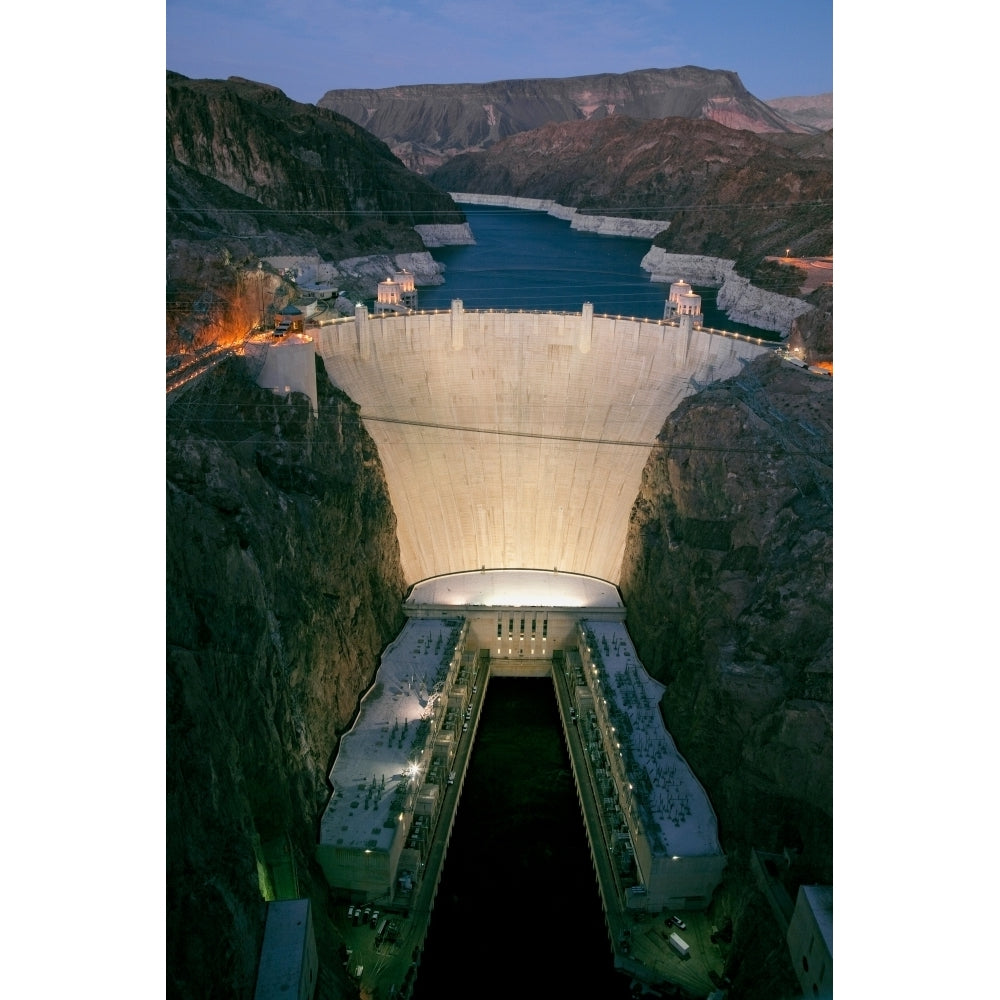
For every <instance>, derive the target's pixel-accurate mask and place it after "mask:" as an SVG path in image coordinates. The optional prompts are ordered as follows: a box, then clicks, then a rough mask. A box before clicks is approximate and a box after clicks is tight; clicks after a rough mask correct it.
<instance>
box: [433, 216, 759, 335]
mask: <svg viewBox="0 0 1000 1000" xmlns="http://www.w3.org/2000/svg"><path fill="white" fill-rule="evenodd" d="M461 207H462V210H463V211H464V212H465V214H466V217H467V218H468V220H469V226H470V227H471V229H472V234H473V236H474V237H475V238H476V244H475V245H474V246H458V247H438V248H435V249H432V250H431V251H430V253H431V256H432V257H433V258H434V259H435V260H436V261H437V262H438V263H440V264H443V265H444V267H445V271H444V284H443V285H434V286H431V287H427V288H421V289H420V308H421V309H449V308H450V307H451V300H452V299H461V300H462V302H463V304H464V306H465V308H466V309H531V310H550V309H551V310H555V311H562V312H579V311H580V309H581V308H582V306H583V303H584V302H592V303H593V304H594V312H595V313H606V314H609V315H612V316H637V317H641V318H643V319H661V318H662V316H663V304H664V302H665V301H666V298H667V295H668V294H669V293H670V286H669V285H664V284H659V283H656V282H652V281H650V280H649V272H648V271H644V270H643V269H642V267H641V266H640V264H641V262H642V258H643V257H645V256H646V254H647V253H648V252H649V248H650V246H651V242H650V240H648V239H641V240H640V239H631V238H625V237H621V236H598V235H597V234H596V233H584V232H579V231H578V230H575V229H571V228H570V224H569V222H568V221H565V220H563V219H557V218H555V217H554V216H551V215H547V214H546V213H545V212H531V211H528V210H526V209H519V208H496V207H493V206H491V205H462V206H461ZM693 287H694V290H695V291H696V292H697V293H698V294H699V295H700V296H701V298H702V312H703V313H704V316H705V326H709V327H713V328H715V329H717V330H729V331H731V332H734V333H745V334H749V335H750V336H753V337H763V338H765V339H767V340H777V339H778V335H777V334H775V333H773V332H771V331H767V330H759V329H757V328H756V327H752V326H747V325H746V324H744V323H733V322H732V321H730V320H729V319H728V318H727V317H726V314H725V313H724V312H720V311H719V310H718V309H717V308H716V304H715V303H716V293H717V291H718V289H716V288H705V287H700V286H698V285H694V286H693Z"/></svg>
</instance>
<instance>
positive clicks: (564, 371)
mask: <svg viewBox="0 0 1000 1000" xmlns="http://www.w3.org/2000/svg"><path fill="white" fill-rule="evenodd" d="M314 335H315V339H316V351H317V353H318V354H320V355H321V356H322V358H323V361H324V363H325V365H326V370H327V373H328V374H329V376H330V379H331V380H332V381H333V383H334V384H335V385H337V386H338V387H339V388H340V389H342V390H343V391H344V392H346V393H347V394H348V395H349V396H350V397H351V398H352V399H353V400H354V401H355V402H356V403H357V404H358V405H359V406H360V407H361V416H362V418H363V420H364V422H365V426H366V427H367V429H368V431H369V433H370V434H371V435H372V437H373V438H374V440H375V442H376V444H377V446H378V450H379V455H380V457H381V460H382V465H383V468H384V469H385V474H386V479H387V482H388V487H389V493H390V497H391V499H392V504H393V508H394V510H395V513H396V517H397V522H398V529H397V530H398V536H399V547H400V558H401V561H402V566H403V572H404V574H405V576H406V578H407V581H408V582H409V583H413V582H416V581H419V580H424V579H427V578H428V577H432V576H437V575H440V574H446V573H454V572H459V571H463V570H471V569H480V568H482V567H486V568H488V569H521V568H538V569H546V570H552V569H558V570H559V571H560V572H562V571H566V572H573V573H579V574H584V575H587V576H594V577H599V578H600V579H603V580H610V581H612V582H617V580H618V579H619V574H620V569H621V562H622V557H623V554H624V548H625V538H626V532H627V529H628V521H629V514H630V511H631V508H632V504H633V502H634V500H635V498H636V496H637V495H638V492H639V487H640V484H641V477H642V470H643V467H644V465H645V463H646V460H647V458H648V456H649V453H650V450H651V448H652V447H653V446H654V445H655V441H656V435H657V433H658V432H659V430H660V428H661V427H662V425H663V422H664V421H665V420H666V418H667V416H668V415H669V414H670V413H671V411H672V410H673V409H674V408H675V407H676V406H677V404H678V403H679V402H680V401H681V400H682V399H683V398H684V397H685V396H687V395H689V394H690V393H692V392H694V391H695V388H696V384H701V385H704V384H707V383H709V382H712V381H715V380H718V379H723V378H728V377H730V376H732V375H735V374H736V373H737V372H738V371H740V368H741V363H742V362H745V361H747V360H749V359H751V358H753V357H755V356H757V355H758V354H761V353H764V352H766V351H768V350H770V349H771V347H770V346H769V345H767V344H764V343H762V342H760V341H756V340H753V339H748V338H744V337H737V336H720V335H718V334H710V333H707V332H705V331H703V330H698V329H681V328H678V327H676V326H672V325H668V324H666V323H664V322H662V321H657V320H644V319H634V318H622V317H614V316H595V315H594V313H593V307H592V306H590V304H589V303H585V304H584V306H583V309H582V310H581V312H579V313H532V312H513V311H476V312H471V311H470V312H466V311H465V310H464V309H463V307H462V303H461V302H460V301H458V300H456V301H455V302H453V304H452V308H451V310H450V311H448V312H437V313H415V314H411V315H406V316H389V315H383V316H369V315H368V312H367V310H366V309H364V308H363V307H359V308H358V310H357V312H356V314H355V317H354V320H353V321H351V320H350V319H348V320H346V321H344V322H340V323H335V324H332V325H330V326H326V327H322V328H320V329H319V330H317V331H314Z"/></svg>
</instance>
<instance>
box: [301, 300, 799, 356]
mask: <svg viewBox="0 0 1000 1000" xmlns="http://www.w3.org/2000/svg"><path fill="white" fill-rule="evenodd" d="M462 311H463V313H465V314H467V315H475V314H481V315H491V314H504V313H508V314H511V315H515V316H517V315H535V316H582V315H583V313H582V312H571V311H569V310H565V309H463V310H462ZM450 312H451V310H450V309H414V310H412V311H411V312H408V313H388V312H385V313H369V314H368V321H369V322H370V323H374V322H382V321H383V320H395V319H400V318H401V317H402V318H404V319H405V318H406V317H408V316H446V315H448V314H449V313H450ZM594 319H613V320H628V321H630V322H632V323H649V324H651V325H653V326H666V327H673V328H674V329H680V324H679V323H677V322H676V321H674V320H666V319H653V318H651V317H649V316H624V315H622V314H621V313H617V314H613V313H594ZM353 322H354V316H353V315H351V316H338V317H337V318H336V319H327V320H320V321H318V322H316V323H310V324H307V325H309V326H320V327H323V326H336V325H339V324H342V323H353ZM694 329H695V330H698V331H700V332H701V333H708V334H711V335H712V336H715V337H728V338H729V339H731V340H742V341H744V342H746V343H748V344H758V345H759V346H761V347H764V346H771V347H774V348H779V347H781V346H783V343H784V342H783V341H771V340H765V339H764V338H763V337H751V336H750V335H749V334H746V333H736V332H735V331H733V330H717V329H716V328H715V327H711V326H695V327H694Z"/></svg>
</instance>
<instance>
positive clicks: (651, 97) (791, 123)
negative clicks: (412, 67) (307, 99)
mask: <svg viewBox="0 0 1000 1000" xmlns="http://www.w3.org/2000/svg"><path fill="white" fill-rule="evenodd" d="M316 103H317V106H318V107H322V108H328V109H330V110H332V111H337V112H339V113H340V114H343V115H344V116H346V117H347V118H350V119H351V120H352V121H355V122H357V123H358V124H359V125H361V126H362V128H365V129H367V130H368V131H370V132H372V134H374V135H376V136H378V137H379V138H380V139H382V140H383V141H385V142H386V143H387V144H388V145H389V147H390V148H391V149H392V151H393V152H394V153H395V154H396V155H397V156H398V157H399V158H400V159H401V160H402V161H403V162H404V163H405V164H406V165H407V166H408V167H410V169H411V170H414V171H416V172H418V173H427V172H429V171H431V170H433V169H435V168H436V167H438V166H440V165H441V164H443V163H445V162H446V161H447V160H449V159H450V158H451V157H453V156H456V155H458V154H459V153H462V152H468V151H477V150H483V149H487V148H489V147H490V146H492V145H494V144H495V143H497V142H499V141H501V140H503V139H505V138H508V137H510V136H511V135H515V134H517V133H518V132H525V131H531V130H532V129H535V128H538V127H540V126H542V125H545V124H548V123H549V122H561V121H590V120H594V119H600V118H607V117H612V116H614V115H624V116H626V117H631V118H638V119H649V118H674V117H677V118H695V119H705V120H709V121H716V122H719V123H720V124H723V125H726V126H727V127H729V128H741V129H747V130H748V131H753V132H777V133H781V132H792V133H795V132H805V133H812V132H818V131H821V130H820V129H818V128H816V127H815V126H812V125H808V124H802V123H801V122H798V121H795V120H792V119H790V118H788V117H786V116H784V115H783V114H782V113H781V112H780V111H779V110H776V109H775V108H774V107H773V106H772V105H770V104H768V103H767V102H765V101H762V100H760V99H759V98H757V97H754V96H753V94H751V93H750V92H749V91H748V90H747V89H746V87H744V86H743V84H742V82H741V81H740V78H739V76H738V74H736V73H735V72H733V71H731V70H708V69H703V68H702V67H699V66H681V67H676V68H673V69H644V70H633V71H631V72H628V73H594V74H589V75H585V76H575V77H549V78H524V79H514V80H497V81H492V82H490V83H462V84H451V83H446V84H409V85H405V86H398V87H384V88H378V89H342V90H328V91H327V92H326V93H325V94H324V95H323V96H322V97H321V98H320V99H319V101H317V102H316Z"/></svg>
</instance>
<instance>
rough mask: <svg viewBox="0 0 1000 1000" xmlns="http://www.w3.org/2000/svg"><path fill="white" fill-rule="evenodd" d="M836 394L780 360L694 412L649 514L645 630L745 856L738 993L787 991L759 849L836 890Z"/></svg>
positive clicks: (659, 478)
mask: <svg viewBox="0 0 1000 1000" xmlns="http://www.w3.org/2000/svg"><path fill="white" fill-rule="evenodd" d="M832 410H833V380H832V379H831V378H829V377H828V376H825V375H816V374H811V373H809V372H807V371H805V370H803V369H800V368H793V367H792V366H790V365H789V364H787V363H785V362H783V361H782V360H781V359H779V358H777V357H774V356H770V357H765V358H761V359H758V360H755V361H753V362H751V363H750V365H748V366H747V367H746V368H745V369H744V371H743V372H742V373H741V374H740V375H739V376H737V377H736V378H733V379H729V380H727V381H725V382H718V383H715V384H713V385H711V386H709V387H708V388H707V389H705V390H703V391H702V392H700V393H698V394H697V395H696V396H692V397H689V398H688V399H686V400H684V401H683V402H682V403H681V404H680V405H679V406H678V407H677V409H676V410H675V411H674V412H673V413H672V414H671V415H670V417H669V418H668V420H667V422H666V424H665V426H664V428H663V431H662V432H661V435H660V440H661V443H662V448H661V449H659V450H657V451H656V452H654V454H653V455H652V456H651V457H650V459H649V462H648V463H647V466H646V469H645V472H644V475H643V483H642V487H641V489H640V492H639V496H638V497H637V499H636V502H635V506H634V507H633V510H632V515H631V524H630V530H629V538H628V543H627V547H626V554H625V560H624V562H623V568H622V576H621V581H620V588H621V592H622V597H623V599H624V601H625V604H626V607H627V608H628V628H629V632H630V634H631V635H632V638H633V640H634V642H635V646H636V650H637V652H638V654H639V656H640V658H641V660H642V662H643V664H644V665H645V666H646V668H647V669H648V670H649V672H650V673H651V674H652V675H653V676H654V677H656V678H657V679H658V680H659V681H661V682H662V683H663V684H664V685H666V692H665V694H664V697H663V700H662V703H661V708H662V711H663V715H664V719H665V721H666V724H667V728H668V729H669V730H670V732H671V734H672V735H673V737H674V739H675V740H676V742H677V746H678V748H679V749H680V751H681V753H682V754H683V755H684V757H685V758H686V759H687V760H688V762H689V763H690V764H691V767H692V768H693V769H694V771H695V773H696V774H697V775H698V777H699V778H700V780H701V781H702V783H703V784H704V785H705V787H706V789H707V790H708V792H709V796H710V797H711V800H712V803H713V805H714V807H715V810H716V813H717V816H718V819H719V837H720V840H721V842H722V844H723V848H724V849H725V850H726V852H727V855H728V857H729V867H728V868H727V873H726V878H725V880H724V884H723V886H722V887H721V888H720V891H719V893H718V894H717V896H716V898H715V899H714V900H713V903H712V909H711V911H710V916H711V918H712V920H713V923H714V924H715V925H716V926H717V927H719V928H723V927H728V928H730V930H731V932H732V940H731V943H729V944H727V945H726V952H727V953H728V963H727V973H728V974H729V975H730V976H731V977H732V978H733V980H734V992H733V995H734V996H739V997H742V998H744V1000H770V998H774V997H788V996H796V995H798V993H797V992H793V993H787V992H784V991H783V989H784V988H783V987H781V986H780V982H779V979H776V978H775V977H778V976H779V971H780V965H781V962H780V961H774V960H765V956H767V955H768V954H772V955H776V956H778V958H779V959H781V960H784V959H785V958H786V957H787V951H785V950H784V949H783V944H784V943H783V938H782V935H781V931H780V926H779V924H778V922H777V921H776V920H775V919H774V917H773V916H772V915H771V913H770V912H769V910H768V907H767V906H766V905H763V903H762V897H761V896H760V895H759V893H758V892H757V889H756V885H755V879H754V876H753V865H752V863H751V851H752V850H753V849H756V850H758V851H764V852H768V853H774V854H776V855H779V856H784V855H785V852H786V850H787V852H788V853H787V857H788V859H789V861H790V863H789V864H788V865H787V866H784V867H783V870H781V871H780V873H779V874H780V877H781V878H782V879H783V880H784V886H785V888H786V889H787V891H788V893H789V896H790V898H791V899H792V900H794V898H795V891H796V889H797V886H798V884H800V883H809V882H815V883H823V884H831V883H832V867H833V847H832V829H833V828H832V816H833V789H832V778H833V759H832V743H833V704H832V699H833V693H832V690H833V648H832V604H833V593H832V591H833V580H832V576H833V573H832V569H833V538H832V524H833V506H832Z"/></svg>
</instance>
